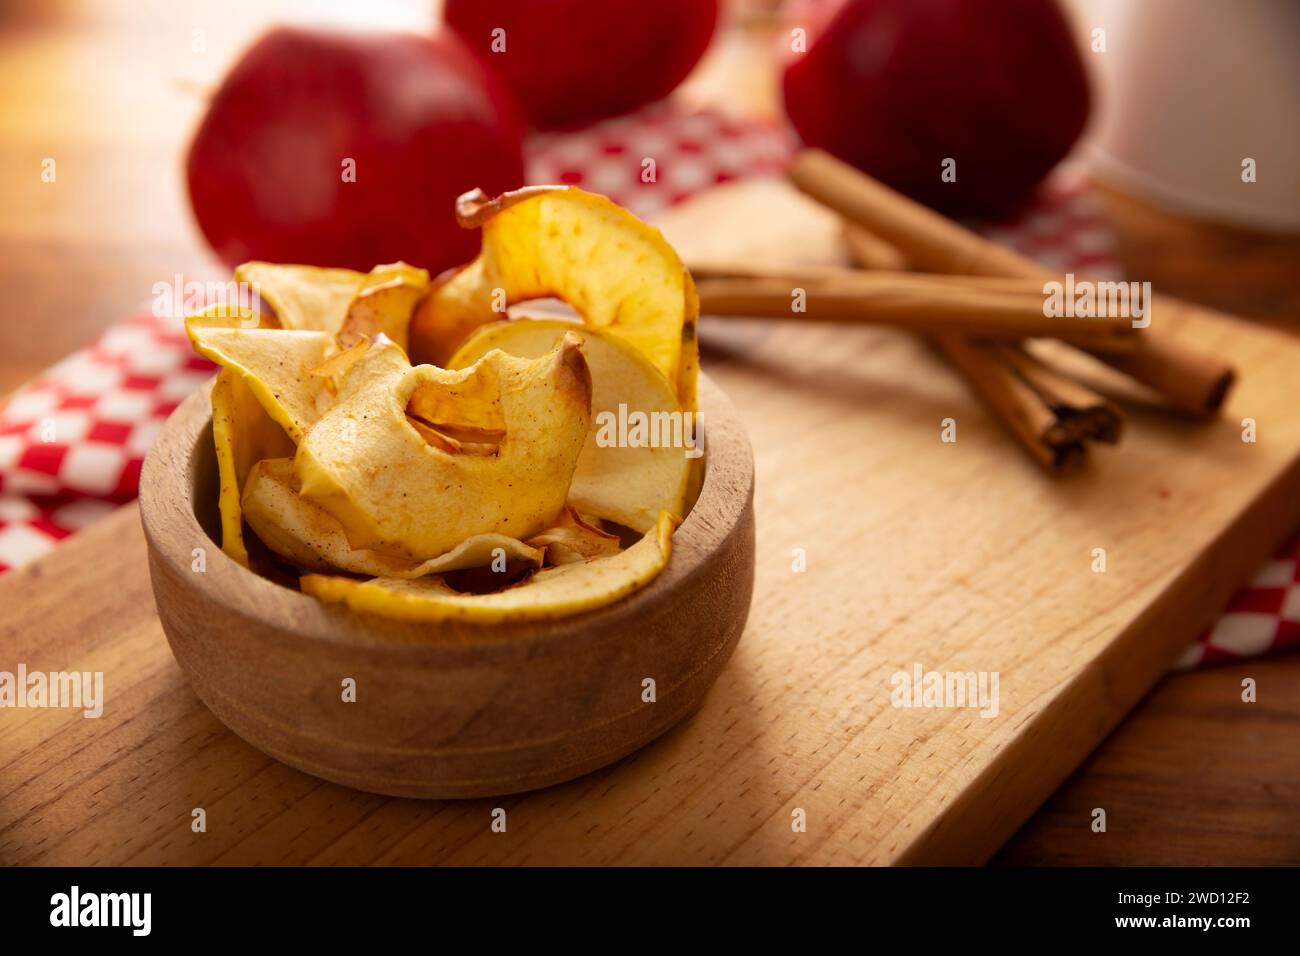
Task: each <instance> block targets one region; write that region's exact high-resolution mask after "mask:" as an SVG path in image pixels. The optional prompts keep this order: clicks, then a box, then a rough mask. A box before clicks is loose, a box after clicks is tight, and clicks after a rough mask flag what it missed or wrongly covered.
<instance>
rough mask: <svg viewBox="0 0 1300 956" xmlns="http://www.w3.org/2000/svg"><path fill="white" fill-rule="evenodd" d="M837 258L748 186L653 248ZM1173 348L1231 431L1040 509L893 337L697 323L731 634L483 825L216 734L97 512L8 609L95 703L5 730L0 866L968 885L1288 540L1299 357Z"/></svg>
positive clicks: (6, 646) (808, 226)
mask: <svg viewBox="0 0 1300 956" xmlns="http://www.w3.org/2000/svg"><path fill="white" fill-rule="evenodd" d="M831 227H833V224H830V223H827V221H825V220H824V219H823V218H822V217H820V216H819V215H818V214H817V211H816V210H810V209H808V208H807V207H806V206H803V205H802V204H801V203H800V202H799V201H798V200H797V199H792V197H791V196H790V194H788V193H787V192H786V191H784V190H782V189H776V188H769V187H764V186H761V185H759V186H752V187H744V188H739V189H734V190H729V191H720V192H717V193H715V194H714V195H712V196H711V197H707V198H706V199H705V200H703V201H701V202H700V203H697V204H696V205H695V206H694V208H691V207H683V208H681V209H680V210H679V211H677V212H675V213H674V214H673V218H672V221H671V222H669V223H667V231H668V233H669V235H670V238H672V239H673V240H674V241H675V242H677V243H678V244H679V245H680V246H682V247H683V248H684V249H686V250H687V251H688V252H689V253H690V254H692V255H712V256H714V257H718V256H721V255H723V254H726V255H736V256H741V257H745V256H750V257H753V258H765V259H773V258H779V257H785V258H790V259H799V260H803V261H830V260H833V259H834V258H835V257H836V256H837V255H838V250H837V248H836V244H835V241H834V238H833V236H832V235H831V234H830V233H829V232H828V231H827V229H828V228H831ZM1165 331H1167V332H1169V333H1170V334H1175V335H1177V336H1178V337H1179V338H1180V339H1183V340H1185V341H1186V342H1187V343H1189V344H1194V345H1196V346H1197V347H1200V348H1206V349H1211V350H1214V351H1216V352H1219V353H1221V354H1223V355H1225V356H1228V357H1229V358H1230V359H1231V360H1232V361H1233V362H1235V363H1236V364H1237V366H1238V368H1239V369H1240V371H1241V373H1242V381H1241V383H1240V385H1239V387H1238V388H1237V390H1236V391H1235V393H1234V394H1233V396H1232V397H1231V399H1230V401H1229V403H1228V407H1227V409H1226V411H1225V412H1224V414H1223V416H1222V417H1221V418H1220V419H1219V420H1217V421H1216V422H1213V423H1211V424H1208V425H1194V424H1190V423H1187V422H1185V421H1182V420H1180V419H1177V418H1174V417H1172V416H1169V415H1166V414H1164V413H1162V412H1160V411H1158V410H1155V409H1150V408H1146V409H1144V408H1141V407H1138V408H1137V409H1136V410H1135V411H1134V413H1133V415H1132V417H1131V421H1130V428H1129V431H1128V434H1127V435H1126V437H1125V440H1124V442H1123V444H1122V445H1121V446H1120V448H1118V449H1116V450H1113V451H1111V450H1107V449H1101V450H1099V451H1097V452H1096V453H1094V456H1093V459H1092V463H1091V465H1090V466H1089V467H1088V468H1087V469H1086V470H1084V471H1083V472H1081V473H1080V474H1077V475H1074V476H1073V477H1069V478H1065V479H1060V480H1053V479H1050V478H1047V477H1046V476H1044V475H1043V474H1042V473H1041V472H1040V471H1039V470H1038V469H1037V467H1036V466H1034V465H1033V464H1032V463H1030V462H1029V461H1028V460H1027V459H1026V458H1025V457H1024V456H1023V455H1022V454H1021V452H1020V451H1019V450H1018V449H1017V448H1016V447H1015V446H1014V445H1013V444H1012V442H1011V441H1010V439H1008V438H1007V437H1006V436H1005V435H1004V434H1003V433H1002V432H1001V430H1000V428H999V426H998V425H997V423H996V422H994V421H992V420H990V418H989V417H988V415H987V414H985V412H984V410H983V409H982V407H981V406H980V405H979V404H978V403H976V402H975V401H974V400H972V398H971V397H970V395H969V394H968V393H967V391H966V389H965V387H964V386H963V385H962V383H961V382H960V381H959V380H958V379H957V378H956V376H955V375H954V374H952V373H951V372H950V371H949V370H948V369H947V368H946V367H944V366H943V364H942V363H941V362H940V361H939V360H938V359H937V358H936V357H935V356H933V355H932V354H931V353H930V352H929V351H928V350H927V349H926V348H925V347H924V346H922V345H921V344H919V343H918V342H917V341H914V340H913V339H911V338H909V337H908V336H906V335H903V334H900V333H897V332H890V331H884V330H871V329H865V328H846V327H843V326H838V327H825V326H818V325H811V324H809V325H803V326H796V325H793V324H789V323H787V324H784V325H783V324H780V323H775V322H759V321H748V320H745V321H741V320H723V319H713V320H707V321H705V322H704V323H703V329H702V339H703V342H704V345H705V364H706V368H707V369H708V371H709V372H710V373H711V374H712V375H713V376H714V377H715V378H716V379H717V381H719V382H720V383H721V384H722V385H723V387H724V388H726V389H727V391H728V392H729V393H730V395H731V397H732V399H733V400H734V401H735V403H736V405H737V407H738V408H739V410H740V412H741V415H742V417H743V418H744V419H745V420H746V423H747V425H748V427H749V430H750V437H751V439H752V441H753V444H754V448H755V455H756V464H757V473H758V482H757V485H758V487H757V509H758V523H759V532H758V542H759V557H758V569H757V585H756V597H755V600H754V607H753V611H752V613H751V616H750V624H749V628H748V630H747V632H746V634H745V636H744V637H743V638H742V640H741V642H740V646H739V648H738V650H737V652H736V655H735V657H734V658H733V660H732V662H731V664H730V665H729V667H728V668H727V670H726V671H725V672H724V674H723V676H722V678H721V679H720V681H719V682H718V684H717V685H716V686H715V688H714V689H713V691H712V692H711V694H710V696H709V697H708V699H707V700H706V702H705V705H704V707H703V709H702V710H701V711H700V713H699V714H698V715H697V716H696V717H694V718H693V719H692V720H690V721H688V722H687V723H686V724H684V725H682V726H681V727H679V728H678V729H676V730H675V731H673V732H671V733H670V734H669V735H668V736H666V737H665V738H663V739H661V740H660V741H658V742H656V743H655V744H652V745H651V746H649V747H648V748H646V749H644V750H643V751H641V752H639V753H637V754H635V755H634V756H632V757H630V758H629V759H627V760H624V761H623V762H622V763H620V764H618V765H616V766H614V767H612V768H609V769H607V770H604V771H601V772H598V773H596V774H593V775H591V776H589V777H586V778H584V779H581V780H578V781H575V782H573V783H570V784H566V785H564V786H560V787H557V788H553V789H550V790H546V791H541V792H537V793H533V794H528V795H523V796H517V797H511V798H505V799H500V800H486V801H473V802H463V803H435V802H418V801H405V800H395V799H389V798H384V797H377V796H372V795H369V794H364V793H359V792H355V791H350V790H347V789H345V788H342V787H338V786H334V785H331V784H326V783H322V782H320V781H318V780H315V779H313V778H311V777H308V776H306V775H304V774H301V773H299V772H297V771H294V770H290V769H288V768H287V767H284V766H282V765H279V764H277V763H276V762H274V761H272V760H270V759H269V758H267V757H264V756H263V755H262V754H260V753H259V752H257V751H255V750H253V749H252V748H251V747H249V746H248V745H246V744H244V743H243V742H242V741H240V740H239V739H238V738H236V737H234V735H232V734H231V733H229V732H228V731H226V730H225V729H224V728H223V727H222V726H221V725H220V724H218V723H217V722H216V720H215V719H214V718H213V717H212V716H211V715H210V714H209V713H208V712H207V710H206V709H205V708H204V707H203V705H202V704H201V703H199V701H198V699H197V698H196V697H195V696H194V694H193V693H192V692H191V691H190V690H189V688H188V686H187V685H186V683H185V681H184V678H183V677H182V676H181V673H180V671H179V670H178V668H177V667H176V664H175V662H174V661H173V660H172V658H171V655H170V652H169V651H168V648H167V644H166V642H165V640H164V638H163V635H162V633H161V631H160V629H159V626H158V623H157V620H156V618H155V616H154V613H153V608H152V598H151V594H150V590H149V583H148V577H147V572H146V568H145V556H144V544H143V541H142V538H141V534H140V531H139V526H138V516H137V514H136V511H135V508H134V507H133V506H130V507H126V508H123V509H122V510H121V511H119V512H118V513H116V514H115V515H113V516H112V517H110V518H109V519H107V520H106V521H104V522H102V523H101V524H99V525H97V526H96V527H94V528H92V529H90V530H88V531H86V532H84V533H82V534H80V535H78V536H77V537H76V538H75V539H73V540H72V541H69V542H68V543H66V544H64V545H62V546H61V547H60V548H58V549H57V550H56V551H55V552H54V553H53V554H51V555H50V556H49V557H47V558H46V559H44V560H42V561H39V562H37V563H36V564H34V565H31V566H29V567H28V568H26V569H24V570H21V571H17V572H13V573H11V574H8V575H6V576H5V577H4V578H0V608H2V609H3V611H2V616H0V670H9V671H14V670H16V668H17V665H18V663H19V662H22V663H25V664H26V665H27V667H28V668H29V670H35V669H41V670H72V669H76V670H98V671H103V672H104V674H105V693H106V697H107V702H106V706H105V710H104V715H103V717H102V718H100V719H98V720H90V719H84V718H82V717H81V716H80V714H79V713H74V712H72V711H61V710H5V711H0V863H5V864H14V863H42V864H77V863H133V864H147V863H153V864H159V863H277V864H293V863H403V864H406V863H587V864H597V863H791V862H793V863H837V864H848V863H900V862H902V863H955V862H972V863H973V862H979V861H982V860H984V859H986V858H987V857H988V856H989V855H990V854H991V853H992V852H993V851H994V850H995V849H996V848H997V847H998V846H999V845H1000V844H1001V843H1002V842H1003V841H1004V840H1005V839H1006V838H1007V837H1008V836H1009V835H1010V834H1011V833H1013V832H1014V831H1015V830H1016V828H1017V827H1018V826H1019V825H1020V824H1021V822H1022V821H1024V820H1025V818H1026V817H1027V816H1028V815H1029V814H1030V813H1031V812H1032V810H1033V809H1034V808H1035V807H1036V806H1037V805H1038V804H1039V803H1040V802H1041V801H1042V800H1043V799H1044V798H1045V797H1046V796H1047V795H1048V794H1049V793H1051V791H1052V790H1053V789H1054V788H1055V787H1056V786H1057V785H1058V784H1059V783H1060V782H1061V781H1062V780H1063V778H1064V777H1065V776H1066V775H1067V773H1068V772H1069V771H1070V770H1071V768H1073V767H1074V766H1075V765H1076V764H1077V763H1078V762H1079V761H1080V760H1081V758H1082V757H1083V756H1084V755H1085V754H1086V753H1087V752H1088V751H1089V750H1090V749H1091V748H1092V747H1093V746H1094V745H1096V743H1097V742H1098V741H1099V740H1100V739H1101V738H1102V737H1103V736H1104V735H1105V734H1106V733H1107V732H1108V731H1109V730H1110V729H1111V728H1112V727H1113V726H1114V725H1115V724H1116V723H1117V722H1118V721H1119V719H1120V718H1121V716H1122V715H1123V714H1124V713H1125V711H1127V710H1128V709H1129V708H1130V707H1131V706H1132V705H1133V704H1134V702H1135V701H1137V700H1138V698H1139V697H1141V695H1142V694H1143V693H1144V692H1145V691H1146V690H1147V689H1148V688H1149V687H1150V686H1151V684H1152V683H1153V682H1154V681H1155V680H1156V678H1157V677H1158V676H1159V675H1160V674H1161V673H1162V672H1163V670H1164V669H1165V668H1166V667H1167V666H1168V664H1169V662H1170V661H1171V660H1172V659H1173V658H1174V657H1175V656H1176V655H1177V653H1178V652H1179V651H1180V650H1181V649H1182V648H1183V647H1184V646H1185V645H1186V644H1187V643H1188V642H1189V641H1191V640H1192V639H1193V638H1194V637H1195V636H1196V634H1197V632H1198V630H1199V629H1200V628H1201V627H1202V626H1203V625H1205V624H1206V623H1207V622H1208V621H1209V620H1211V619H1212V617H1213V615H1214V614H1215V613H1216V612H1217V611H1218V610H1219V609H1220V608H1221V606H1222V605H1223V604H1224V602H1225V601H1226V600H1227V598H1228V597H1229V595H1230V594H1231V592H1232V590H1233V589H1234V588H1235V587H1236V586H1237V585H1238V584H1239V583H1240V582H1242V581H1243V580H1244V579H1245V577H1246V576H1247V575H1248V574H1249V572H1250V571H1252V570H1253V569H1254V567H1255V566H1256V565H1257V564H1258V563H1259V562H1260V561H1261V560H1262V559H1264V558H1265V557H1266V556H1267V555H1268V553H1269V552H1270V551H1271V550H1272V549H1273V548H1274V547H1275V546H1276V545H1277V543H1278V542H1279V541H1280V539H1281V538H1282V537H1283V536H1284V535H1285V534H1286V533H1287V532H1289V531H1290V530H1291V529H1293V528H1294V527H1295V526H1296V525H1297V524H1300V495H1297V494H1296V488H1297V486H1298V483H1300V416H1296V415H1295V413H1294V410H1295V409H1296V408H1297V407H1300V341H1297V340H1295V339H1292V338H1288V337H1284V336H1282V335H1280V334H1277V333H1274V332H1271V331H1267V330H1264V329H1260V328H1256V327H1253V326H1250V325H1248V324H1245V323H1241V322H1237V321H1235V320H1229V319H1222V320H1220V319H1213V318H1194V319H1190V320H1187V321H1185V322H1183V323H1182V324H1180V325H1178V326H1177V327H1176V328H1168V329H1166V330H1165ZM1246 417H1250V418H1253V419H1255V421H1256V423H1257V429H1258V441H1257V442H1255V443H1244V442H1243V441H1242V440H1241V434H1242V427H1241V421H1242V419H1243V418H1246ZM945 418H953V419H955V420H956V422H957V434H958V440H957V442H956V443H953V444H945V443H943V442H942V441H941V440H940V429H941V423H942V421H943V419H945ZM1097 548H1103V549H1105V555H1106V570H1105V572H1104V573H1096V572H1095V571H1094V570H1093V567H1094V561H1095V558H1094V549H1097ZM799 555H803V556H804V557H803V560H804V561H806V569H805V570H802V571H799V570H795V567H796V566H798V564H799V561H800V558H799V557H798V556H799ZM916 664H919V665H921V666H922V667H923V668H924V669H925V670H927V671H953V672H964V671H976V672H978V671H986V672H997V674H998V677H999V692H1000V693H999V706H998V713H997V716H995V717H991V718H984V717H981V716H979V715H978V714H977V712H976V711H975V710H973V709H956V708H951V709H942V708H906V709H904V708H899V707H894V706H892V705H891V692H892V690H893V685H892V684H891V676H892V675H894V674H895V673H897V672H900V671H911V670H912V668H913V667H914V665H916ZM497 807H501V808H504V809H505V810H506V811H507V817H506V820H507V827H506V832H504V833H499V832H494V831H493V829H492V826H491V824H492V821H493V816H492V812H493V810H494V808H497ZM197 808H202V809H203V810H205V812H206V819H207V829H206V832H203V833H195V832H193V831H192V829H191V821H192V812H193V810H195V809H197ZM798 811H802V814H800V813H798ZM800 818H802V819H804V820H806V827H805V828H804V829H802V830H800V829H799V828H798V827H797V826H795V825H794V824H796V823H797V822H798V820H799V819H800ZM1090 822H1091V820H1090V818H1088V819H1080V820H1079V826H1080V827H1087V826H1088V825H1089V823H1090Z"/></svg>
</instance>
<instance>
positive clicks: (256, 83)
mask: <svg viewBox="0 0 1300 956" xmlns="http://www.w3.org/2000/svg"><path fill="white" fill-rule="evenodd" d="M352 170H354V171H355V176H354V177H353V176H351V175H350V171H352ZM186 173H187V177H188V181H189V191H190V202H191V204H192V205H193V207H194V215H195V217H196V218H197V220H198V223H199V227H200V228H201V229H202V230H203V234H204V236H206V237H207V239H208V242H209V243H211V244H212V248H213V249H214V250H216V253H217V255H218V256H220V257H221V259H222V260H224V261H225V262H227V263H230V264H235V263H239V262H244V261H246V260H249V259H264V260H267V261H270V262H296V263H307V264H310V265H321V266H346V267H350V268H353V269H360V270H368V269H370V267H371V266H373V265H375V264H376V263H381V262H393V261H395V260H398V259H403V260H405V261H407V262H410V263H412V264H413V265H418V266H423V267H425V268H427V269H429V270H431V271H438V270H441V269H444V268H446V267H448V266H452V265H455V264H457V263H460V262H465V261H467V260H469V259H472V258H473V257H474V255H475V253H476V251H477V247H478V238H477V236H476V235H475V234H474V233H473V232H471V231H469V230H465V229H461V228H460V227H459V226H458V225H457V224H456V220H455V208H454V204H455V200H456V197H457V196H458V195H460V194H461V193H462V192H464V191H466V190H468V189H472V188H473V187H475V186H481V187H483V189H485V190H487V192H488V194H489V195H493V194H496V193H498V192H500V191H502V190H506V189H513V188H515V187H517V186H519V185H520V184H521V182H522V180H523V156H522V147H521V128H520V123H519V119H518V116H517V107H515V106H514V105H513V103H512V101H511V100H510V98H509V94H508V92H507V91H505V89H504V88H503V87H502V86H501V84H500V82H499V81H498V80H496V78H494V77H492V76H490V75H488V73H487V71H486V70H485V69H484V68H483V67H482V65H481V64H479V63H478V62H477V61H476V60H475V58H474V57H473V56H471V55H470V54H469V53H468V52H467V51H466V50H465V49H464V47H463V46H462V45H461V43H460V41H459V40H457V39H456V38H455V37H454V36H451V35H442V36H434V37H430V36H422V35H419V34H414V33H410V34H408V33H363V34H355V33H338V32H326V31H319V30H306V29H296V28H295V29H287V28H280V29H276V30H273V31H271V32H270V33H268V34H266V36H264V37H262V39H261V40H259V41H258V42H257V43H256V44H254V45H253V47H252V48H251V49H250V50H248V52H247V53H245V54H244V56H243V58H242V59H240V61H239V62H238V63H236V64H235V67H234V69H232V70H231V71H230V74H229V75H228V76H227V77H226V79H225V81H224V82H223V83H222V84H221V87H220V88H219V89H218V90H217V92H216V94H215V95H214V96H213V98H212V102H211V105H210V106H209V108H208V112H207V115H206V116H205V117H204V118H203V122H202V124H201V125H200V126H199V129H198V132H197V133H196V134H195V136H194V141H193V143H191V144H190V151H189V157H188V159H187V161H186ZM349 179H354V181H349Z"/></svg>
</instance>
